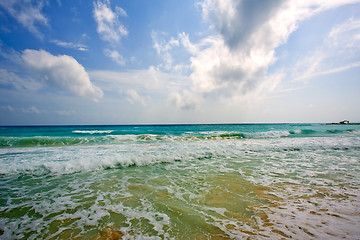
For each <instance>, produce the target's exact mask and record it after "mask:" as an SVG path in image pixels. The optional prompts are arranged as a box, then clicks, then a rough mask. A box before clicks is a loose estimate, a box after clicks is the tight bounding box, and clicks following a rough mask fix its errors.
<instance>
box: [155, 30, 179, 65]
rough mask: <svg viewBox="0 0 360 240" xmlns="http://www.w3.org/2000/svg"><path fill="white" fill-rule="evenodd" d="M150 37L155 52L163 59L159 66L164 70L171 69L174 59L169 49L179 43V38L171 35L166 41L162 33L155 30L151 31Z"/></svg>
mask: <svg viewBox="0 0 360 240" xmlns="http://www.w3.org/2000/svg"><path fill="white" fill-rule="evenodd" d="M151 38H152V41H153V47H154V49H155V50H156V53H157V54H158V56H160V57H161V58H162V59H163V61H164V64H161V65H160V66H159V67H164V68H165V69H166V70H171V68H172V65H173V61H174V59H173V57H172V55H171V54H170V50H172V49H173V48H174V47H177V46H179V45H180V44H179V40H177V39H175V38H173V37H172V38H170V40H168V41H167V40H165V39H164V38H165V34H164V33H159V32H155V31H152V32H151Z"/></svg>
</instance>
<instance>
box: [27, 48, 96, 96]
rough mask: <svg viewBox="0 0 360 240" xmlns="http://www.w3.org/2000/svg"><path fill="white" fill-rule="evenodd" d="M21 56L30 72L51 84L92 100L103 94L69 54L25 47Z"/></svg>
mask: <svg viewBox="0 0 360 240" xmlns="http://www.w3.org/2000/svg"><path fill="white" fill-rule="evenodd" d="M22 58H23V61H24V63H25V65H26V66H27V67H28V68H29V69H30V70H31V71H32V72H34V73H36V74H38V75H39V76H40V77H41V79H42V80H43V81H44V82H45V83H47V84H49V85H51V86H54V87H57V88H59V89H61V90H65V91H68V92H71V93H73V94H75V95H78V96H82V97H88V98H90V99H92V100H94V101H98V100H99V99H101V98H102V96H103V92H102V90H101V89H100V88H99V87H97V86H95V85H93V84H92V83H91V81H90V78H89V75H88V73H87V72H86V71H85V69H84V67H83V66H82V65H81V64H79V63H78V62H77V61H76V60H75V59H74V58H73V57H71V56H67V55H59V56H54V55H52V54H50V53H48V52H46V51H44V50H40V51H37V50H30V49H27V50H25V51H24V52H23V54H22Z"/></svg>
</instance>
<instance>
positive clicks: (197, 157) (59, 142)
mask: <svg viewBox="0 0 360 240" xmlns="http://www.w3.org/2000/svg"><path fill="white" fill-rule="evenodd" d="M0 163H1V165H0V239H87V240H89V239H287V238H292V239H341V238H344V239H360V126H359V125H321V124H220V125H135V126H127V125H126V126H31V127H0Z"/></svg>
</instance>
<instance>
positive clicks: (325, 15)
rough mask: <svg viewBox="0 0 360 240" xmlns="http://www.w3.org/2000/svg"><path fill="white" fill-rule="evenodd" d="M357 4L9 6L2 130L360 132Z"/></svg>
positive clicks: (0, 8) (0, 30)
mask: <svg viewBox="0 0 360 240" xmlns="http://www.w3.org/2000/svg"><path fill="white" fill-rule="evenodd" d="M359 76H360V0H341V1H340V0H328V1H323V0H312V1H308V0H302V1H300V0H298V1H297V0H288V1H285V0H271V1H270V0H268V1H252V0H245V1H244V0H198V1H190V0H184V1H175V0H166V1H165V0H152V1H146V0H132V1H125V0H117V1H110V0H101V1H100V0H96V1H81V0H79V1H64V0H57V1H45V0H36V1H25V0H22V1H20V0H0V125H32V124H139V123H149V124H151V123H236V122H239V123H241V122H338V121H341V120H343V119H348V120H350V121H353V122H360V108H359V104H360V94H359V93H360V77H359Z"/></svg>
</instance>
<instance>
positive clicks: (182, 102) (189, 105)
mask: <svg viewBox="0 0 360 240" xmlns="http://www.w3.org/2000/svg"><path fill="white" fill-rule="evenodd" d="M169 99H170V101H171V102H172V103H173V104H175V105H176V106H177V107H179V108H182V109H185V110H189V109H195V108H196V107H197V106H198V105H199V104H200V102H201V98H200V97H199V96H198V95H197V94H194V93H192V92H190V91H188V90H183V91H182V93H181V94H180V93H178V92H172V93H171V94H170V96H169Z"/></svg>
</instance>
